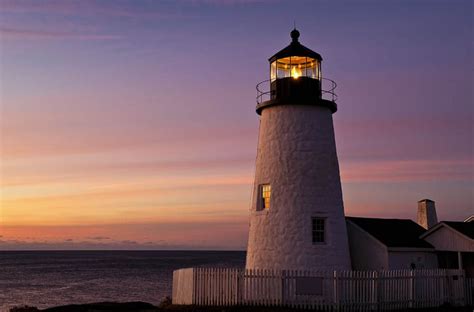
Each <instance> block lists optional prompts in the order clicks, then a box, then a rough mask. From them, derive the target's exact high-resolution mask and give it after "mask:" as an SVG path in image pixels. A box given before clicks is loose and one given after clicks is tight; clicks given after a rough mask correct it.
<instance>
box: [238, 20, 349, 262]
mask: <svg viewBox="0 0 474 312" xmlns="http://www.w3.org/2000/svg"><path fill="white" fill-rule="evenodd" d="M299 35H300V34H299V32H298V31H297V30H296V29H295V30H293V31H292V32H291V38H292V42H291V43H290V45H289V46H287V47H286V48H284V49H283V50H281V51H280V52H278V53H277V54H275V55H274V56H272V57H271V58H270V59H269V61H270V80H269V85H270V91H268V92H261V91H258V96H257V103H258V104H257V113H258V114H259V115H260V130H259V140H258V149H257V160H256V171H255V183H254V191H253V199H252V205H251V209H250V210H251V211H250V229H249V241H248V248H247V263H246V268H247V269H278V270H286V269H305V270H312V269H314V270H316V269H323V270H344V269H350V266H351V265H350V255H349V247H348V240H347V231H346V223H345V219H344V206H343V200H342V190H341V180H340V176H339V164H338V160H337V154H336V142H335V138H334V127H333V119H332V114H333V113H335V112H336V110H337V106H336V103H335V102H334V101H335V94H334V93H333V90H334V88H335V84H334V85H333V87H331V88H330V90H329V91H323V90H322V88H321V85H322V84H321V82H322V75H321V61H322V58H321V55H319V54H318V53H316V52H314V51H312V50H310V49H308V48H306V47H305V46H303V45H301V44H300V43H299V42H298V38H299ZM331 82H332V81H331ZM260 86H261V84H259V85H258V86H257V90H260V89H259V88H260ZM323 94H328V95H329V96H330V99H323V97H322V95H323ZM265 97H266V98H265Z"/></svg>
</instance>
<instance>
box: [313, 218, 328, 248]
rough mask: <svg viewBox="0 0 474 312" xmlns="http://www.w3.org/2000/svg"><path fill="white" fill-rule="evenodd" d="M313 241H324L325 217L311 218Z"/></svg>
mask: <svg viewBox="0 0 474 312" xmlns="http://www.w3.org/2000/svg"><path fill="white" fill-rule="evenodd" d="M312 221H313V231H312V234H313V243H325V242H326V219H324V218H313V219H312Z"/></svg>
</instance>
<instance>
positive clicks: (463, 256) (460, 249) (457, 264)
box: [420, 220, 474, 277]
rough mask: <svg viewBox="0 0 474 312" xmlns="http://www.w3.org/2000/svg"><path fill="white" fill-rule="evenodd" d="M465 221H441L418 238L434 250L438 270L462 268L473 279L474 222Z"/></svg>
mask: <svg viewBox="0 0 474 312" xmlns="http://www.w3.org/2000/svg"><path fill="white" fill-rule="evenodd" d="M466 221H467V220H466ZM466 221H465V222H453V221H442V222H440V223H438V224H436V225H435V226H433V227H432V228H430V229H429V230H428V231H426V232H425V233H424V234H422V235H421V236H420V237H421V238H422V239H423V240H425V241H426V242H428V243H430V244H431V245H433V246H434V248H435V249H436V253H437V255H438V261H439V267H440V268H443V269H458V268H462V269H464V270H465V271H466V275H467V276H470V277H474V222H472V221H471V222H466Z"/></svg>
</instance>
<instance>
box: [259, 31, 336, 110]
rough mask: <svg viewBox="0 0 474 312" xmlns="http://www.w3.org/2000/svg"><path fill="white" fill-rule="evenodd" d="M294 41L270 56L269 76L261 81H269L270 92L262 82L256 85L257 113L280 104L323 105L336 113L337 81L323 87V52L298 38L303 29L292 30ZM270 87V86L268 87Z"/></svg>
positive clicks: (291, 34)
mask: <svg viewBox="0 0 474 312" xmlns="http://www.w3.org/2000/svg"><path fill="white" fill-rule="evenodd" d="M290 36H291V39H292V40H291V43H290V44H289V45H288V46H287V47H286V48H284V49H283V50H281V51H279V52H278V53H276V54H275V55H273V56H272V57H270V58H269V62H270V79H269V80H265V81H264V82H262V83H268V82H269V89H270V90H269V91H266V92H264V91H261V89H260V88H261V87H262V83H260V84H259V85H257V113H259V114H260V111H261V108H263V107H264V106H270V105H271V106H274V105H279V104H315V105H318V104H322V105H323V106H328V107H329V106H330V108H331V110H332V111H333V112H334V111H335V110H336V104H335V103H334V102H335V94H334V92H333V91H334V89H335V86H336V85H335V83H334V82H333V81H332V80H328V81H329V82H330V84H331V86H330V88H329V90H326V91H323V89H322V81H323V78H322V74H321V61H322V57H321V55H320V54H318V53H316V52H314V51H312V50H311V49H308V48H307V47H305V46H304V45H302V44H301V43H300V42H299V41H298V39H299V37H300V32H299V31H298V30H296V29H293V31H291V33H290ZM267 90H268V89H267ZM323 94H330V95H332V98H331V99H330V100H329V101H331V102H332V103H325V102H326V101H327V100H324V99H322V95H323Z"/></svg>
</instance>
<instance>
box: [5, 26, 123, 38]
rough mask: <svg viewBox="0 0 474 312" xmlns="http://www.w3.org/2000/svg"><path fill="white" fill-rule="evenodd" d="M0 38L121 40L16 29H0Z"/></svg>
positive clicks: (94, 35)
mask: <svg viewBox="0 0 474 312" xmlns="http://www.w3.org/2000/svg"><path fill="white" fill-rule="evenodd" d="M0 36H1V37H2V38H3V39H68V38H71V39H79V40H116V39H121V38H122V37H121V36H117V35H102V34H80V33H73V32H57V31H40V30H26V29H16V28H0Z"/></svg>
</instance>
